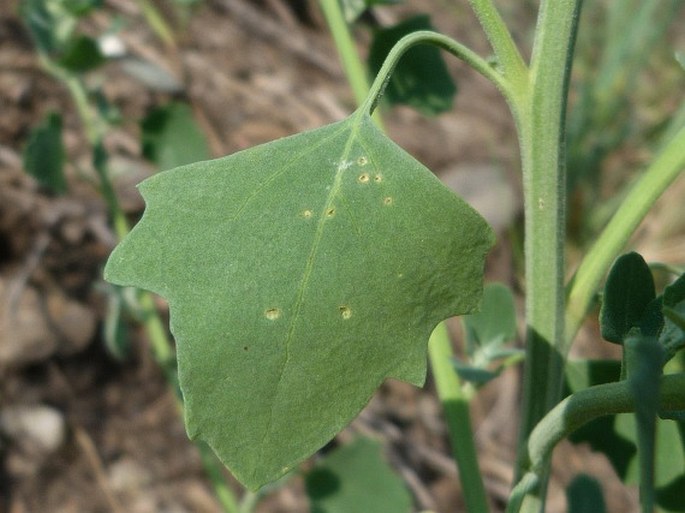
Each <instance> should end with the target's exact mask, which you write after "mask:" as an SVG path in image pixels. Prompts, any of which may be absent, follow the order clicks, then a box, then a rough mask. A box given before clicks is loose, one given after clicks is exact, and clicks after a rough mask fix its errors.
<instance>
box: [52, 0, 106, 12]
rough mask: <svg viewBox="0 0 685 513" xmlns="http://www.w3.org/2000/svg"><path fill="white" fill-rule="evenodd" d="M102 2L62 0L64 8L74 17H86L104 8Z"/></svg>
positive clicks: (100, 0)
mask: <svg viewBox="0 0 685 513" xmlns="http://www.w3.org/2000/svg"><path fill="white" fill-rule="evenodd" d="M102 3H103V1H102V0H62V5H63V6H64V8H65V9H66V10H67V11H68V12H69V13H70V14H72V15H73V16H85V15H86V14H88V13H90V12H91V11H92V10H93V9H98V8H100V7H102Z"/></svg>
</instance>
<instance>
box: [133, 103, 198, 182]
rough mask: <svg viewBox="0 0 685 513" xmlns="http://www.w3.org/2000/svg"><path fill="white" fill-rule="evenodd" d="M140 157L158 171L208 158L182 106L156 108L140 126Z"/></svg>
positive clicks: (188, 110) (187, 109)
mask: <svg viewBox="0 0 685 513" xmlns="http://www.w3.org/2000/svg"><path fill="white" fill-rule="evenodd" d="M140 126H141V129H142V131H143V135H142V140H143V155H145V157H146V158H148V159H150V160H151V161H153V162H154V163H155V164H157V166H158V167H159V168H160V169H163V170H164V169H171V168H174V167H178V166H183V165H185V164H190V163H192V162H197V161H200V160H207V159H208V158H209V157H210V153H209V147H208V145H207V140H206V138H205V136H204V134H203V133H202V130H200V128H199V127H198V126H197V123H196V122H195V118H194V117H193V111H192V109H191V108H190V106H189V105H188V104H186V103H180V102H172V103H170V104H168V105H165V106H164V107H159V108H157V109H155V110H153V111H152V112H150V114H148V115H147V117H146V118H145V119H144V120H143V122H142V123H141V125H140Z"/></svg>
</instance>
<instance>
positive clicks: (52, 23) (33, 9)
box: [19, 0, 60, 53]
mask: <svg viewBox="0 0 685 513" xmlns="http://www.w3.org/2000/svg"><path fill="white" fill-rule="evenodd" d="M19 12H20V14H21V17H22V20H23V22H24V24H25V25H26V27H27V28H28V30H29V33H30V34H31V37H32V38H33V41H34V43H35V45H36V46H37V47H38V49H39V50H40V51H42V52H46V53H50V52H53V51H55V50H56V49H57V48H58V47H59V44H60V42H59V37H58V35H57V32H58V26H59V23H58V19H57V18H56V17H55V16H54V15H53V14H52V13H51V12H50V10H49V9H48V6H47V2H46V0H23V1H22V2H20V4H19Z"/></svg>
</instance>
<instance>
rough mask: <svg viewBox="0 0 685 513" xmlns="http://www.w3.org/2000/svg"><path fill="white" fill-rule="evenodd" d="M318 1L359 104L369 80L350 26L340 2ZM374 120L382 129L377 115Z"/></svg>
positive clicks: (364, 97) (330, 0) (364, 95)
mask: <svg viewBox="0 0 685 513" xmlns="http://www.w3.org/2000/svg"><path fill="white" fill-rule="evenodd" d="M319 3H320V4H321V10H322V12H323V15H324V18H326V23H327V24H328V29H329V30H330V32H331V36H332V38H333V42H334V43H335V47H336V48H337V50H338V55H339V57H340V62H341V63H342V66H343V69H344V70H345V76H346V77H347V82H348V83H349V84H350V87H351V88H352V94H354V99H355V102H356V103H357V105H360V104H362V103H363V102H364V100H365V99H366V95H367V94H368V92H369V80H368V78H367V73H366V68H365V67H364V64H363V63H362V61H361V59H360V58H359V52H358V51H357V47H356V46H355V44H354V39H353V38H352V34H351V33H350V27H349V25H348V24H347V21H346V20H345V15H344V14H343V12H342V8H341V7H340V2H339V1H338V0H320V1H319ZM374 121H375V122H376V125H377V126H378V127H379V128H380V129H381V130H383V124H382V122H381V119H380V116H379V115H375V116H374Z"/></svg>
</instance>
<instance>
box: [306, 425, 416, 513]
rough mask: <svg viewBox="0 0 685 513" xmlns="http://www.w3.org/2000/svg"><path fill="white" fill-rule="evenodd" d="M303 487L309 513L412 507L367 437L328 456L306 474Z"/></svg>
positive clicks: (395, 511)
mask: <svg viewBox="0 0 685 513" xmlns="http://www.w3.org/2000/svg"><path fill="white" fill-rule="evenodd" d="M305 486H306V489H307V495H308V496H309V500H310V502H311V512H312V513H350V512H352V511H359V512H365V513H403V512H404V513H408V512H409V511H411V507H412V499H411V496H410V495H409V492H408V491H407V489H406V488H405V487H404V484H403V483H402V480H401V479H400V478H399V477H398V476H397V475H396V474H395V473H394V472H393V471H392V469H391V468H390V466H389V465H388V464H387V463H386V462H385V460H384V459H383V454H382V446H381V444H380V443H378V442H375V441H372V440H369V439H366V438H359V439H357V440H355V441H354V442H352V443H351V444H349V445H346V446H343V447H340V448H338V449H336V450H335V451H334V452H332V453H330V454H329V455H327V456H326V457H325V458H324V460H323V461H322V462H321V463H319V464H317V465H316V466H315V467H314V468H313V469H312V470H311V471H310V472H308V473H307V475H306V477H305Z"/></svg>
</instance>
